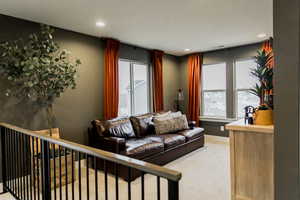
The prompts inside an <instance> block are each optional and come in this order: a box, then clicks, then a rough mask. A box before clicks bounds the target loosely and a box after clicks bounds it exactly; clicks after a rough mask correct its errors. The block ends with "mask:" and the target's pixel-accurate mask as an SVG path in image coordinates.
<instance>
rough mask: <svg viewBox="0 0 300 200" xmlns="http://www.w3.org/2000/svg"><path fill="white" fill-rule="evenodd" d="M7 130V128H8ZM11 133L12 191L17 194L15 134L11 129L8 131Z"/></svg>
mask: <svg viewBox="0 0 300 200" xmlns="http://www.w3.org/2000/svg"><path fill="white" fill-rule="evenodd" d="M6 130H7V129H6ZM8 132H9V135H10V148H11V157H12V161H11V178H12V191H13V192H14V194H16V175H15V167H16V163H15V162H14V161H15V160H16V158H15V156H16V154H15V147H14V135H13V133H12V131H11V130H9V131H8Z"/></svg>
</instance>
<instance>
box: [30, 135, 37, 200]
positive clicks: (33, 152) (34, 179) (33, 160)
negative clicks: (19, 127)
mask: <svg viewBox="0 0 300 200" xmlns="http://www.w3.org/2000/svg"><path fill="white" fill-rule="evenodd" d="M31 139H32V140H31V143H32V145H31V146H32V173H33V194H34V195H33V198H34V200H36V187H35V185H36V177H35V175H36V170H35V168H36V164H35V157H36V152H35V150H34V149H35V148H34V147H35V146H34V138H31Z"/></svg>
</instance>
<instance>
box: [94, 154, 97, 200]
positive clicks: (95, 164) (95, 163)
mask: <svg viewBox="0 0 300 200" xmlns="http://www.w3.org/2000/svg"><path fill="white" fill-rule="evenodd" d="M94 168H95V195H96V200H98V170H97V158H96V157H94Z"/></svg>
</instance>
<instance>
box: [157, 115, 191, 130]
mask: <svg viewBox="0 0 300 200" xmlns="http://www.w3.org/2000/svg"><path fill="white" fill-rule="evenodd" d="M153 122H154V126H155V132H156V134H158V135H161V134H165V133H172V132H176V131H181V130H186V129H188V128H189V125H188V121H187V118H186V115H181V116H179V117H174V118H171V119H163V120H162V119H160V120H157V119H154V120H153Z"/></svg>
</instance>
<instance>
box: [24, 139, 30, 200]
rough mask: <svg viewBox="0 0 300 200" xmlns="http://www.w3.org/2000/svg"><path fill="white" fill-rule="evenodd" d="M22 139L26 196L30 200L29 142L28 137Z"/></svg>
mask: <svg viewBox="0 0 300 200" xmlns="http://www.w3.org/2000/svg"><path fill="white" fill-rule="evenodd" d="M22 138H23V144H24V145H23V146H24V148H23V164H24V165H23V166H24V171H25V173H24V178H25V188H24V190H25V194H26V199H29V182H28V176H29V175H28V163H27V162H28V159H27V156H28V152H27V140H26V135H22Z"/></svg>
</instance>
